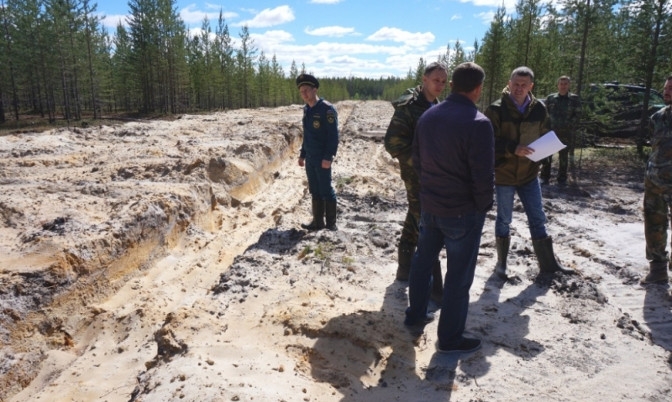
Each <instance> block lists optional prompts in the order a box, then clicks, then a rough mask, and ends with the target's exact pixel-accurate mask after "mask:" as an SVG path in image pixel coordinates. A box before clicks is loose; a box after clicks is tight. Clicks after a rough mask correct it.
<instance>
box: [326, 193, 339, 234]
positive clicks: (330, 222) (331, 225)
mask: <svg viewBox="0 0 672 402" xmlns="http://www.w3.org/2000/svg"><path fill="white" fill-rule="evenodd" d="M324 205H325V209H326V212H325V214H326V216H327V229H329V230H338V227H337V226H336V200H333V201H332V200H329V201H326V202H325V204H324Z"/></svg>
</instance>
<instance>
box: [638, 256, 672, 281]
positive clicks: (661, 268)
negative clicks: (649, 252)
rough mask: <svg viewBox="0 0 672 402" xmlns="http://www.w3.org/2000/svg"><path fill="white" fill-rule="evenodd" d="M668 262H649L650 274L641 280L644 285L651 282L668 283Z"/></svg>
mask: <svg viewBox="0 0 672 402" xmlns="http://www.w3.org/2000/svg"><path fill="white" fill-rule="evenodd" d="M667 280H668V276H667V262H665V261H651V262H650V263H649V274H648V275H646V278H644V279H642V280H641V284H642V285H648V284H650V283H667Z"/></svg>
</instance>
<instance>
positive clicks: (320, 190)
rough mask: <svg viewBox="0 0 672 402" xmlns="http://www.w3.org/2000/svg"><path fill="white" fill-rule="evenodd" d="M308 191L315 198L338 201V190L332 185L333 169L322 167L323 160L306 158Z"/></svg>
mask: <svg viewBox="0 0 672 402" xmlns="http://www.w3.org/2000/svg"><path fill="white" fill-rule="evenodd" d="M306 176H308V191H310V195H311V196H312V197H313V198H317V199H322V200H325V201H336V192H335V191H334V188H333V187H332V185H331V169H324V168H322V161H321V160H320V161H313V160H310V159H306Z"/></svg>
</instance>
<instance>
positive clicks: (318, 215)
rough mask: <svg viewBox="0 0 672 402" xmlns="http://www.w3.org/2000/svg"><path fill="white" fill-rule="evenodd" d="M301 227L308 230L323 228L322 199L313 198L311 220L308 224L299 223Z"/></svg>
mask: <svg viewBox="0 0 672 402" xmlns="http://www.w3.org/2000/svg"><path fill="white" fill-rule="evenodd" d="M301 227H302V228H304V229H307V230H310V231H313V230H320V229H323V228H324V200H323V199H321V198H313V220H312V221H311V222H310V223H308V224H303V223H302V224H301Z"/></svg>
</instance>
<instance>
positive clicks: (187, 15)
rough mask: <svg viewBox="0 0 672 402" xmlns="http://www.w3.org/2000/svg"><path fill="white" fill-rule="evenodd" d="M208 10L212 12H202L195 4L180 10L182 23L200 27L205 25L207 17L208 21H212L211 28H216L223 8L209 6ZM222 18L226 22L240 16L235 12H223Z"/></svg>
mask: <svg viewBox="0 0 672 402" xmlns="http://www.w3.org/2000/svg"><path fill="white" fill-rule="evenodd" d="M208 9H209V10H211V11H201V10H197V9H196V5H194V4H189V5H188V6H186V7H185V8H183V9H182V10H180V18H182V21H184V23H185V24H186V25H187V26H190V25H192V26H193V25H198V26H200V25H201V24H202V23H203V20H204V19H205V18H206V17H207V18H208V20H209V21H210V26H211V27H212V26H215V24H216V23H217V20H218V19H219V10H220V9H221V6H220V7H219V8H216V9H215V8H214V6H213V5H208ZM222 16H223V17H224V19H225V20H228V19H232V18H236V17H237V16H238V14H236V13H234V12H224V11H223V10H222Z"/></svg>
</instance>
